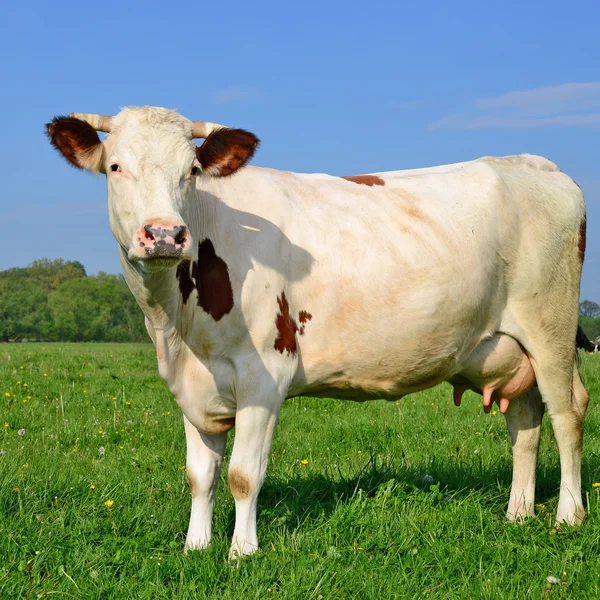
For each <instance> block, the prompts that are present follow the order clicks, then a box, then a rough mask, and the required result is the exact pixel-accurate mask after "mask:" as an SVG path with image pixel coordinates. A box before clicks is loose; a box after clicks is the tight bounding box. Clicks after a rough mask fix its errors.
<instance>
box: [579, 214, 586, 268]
mask: <svg viewBox="0 0 600 600" xmlns="http://www.w3.org/2000/svg"><path fill="white" fill-rule="evenodd" d="M586 235H587V221H586V218H585V217H584V218H583V221H581V225H580V226H579V244H578V245H579V260H580V261H581V262H582V263H583V259H584V258H585V243H586Z"/></svg>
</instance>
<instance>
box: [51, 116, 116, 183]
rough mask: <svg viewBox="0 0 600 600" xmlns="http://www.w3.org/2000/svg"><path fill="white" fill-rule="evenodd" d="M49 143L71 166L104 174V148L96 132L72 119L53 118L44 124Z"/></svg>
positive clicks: (81, 122)
mask: <svg viewBox="0 0 600 600" xmlns="http://www.w3.org/2000/svg"><path fill="white" fill-rule="evenodd" d="M46 134H47V135H48V138H49V139H50V143H51V144H52V145H53V146H54V147H55V148H56V149H57V150H58V151H59V152H60V153H61V154H62V155H63V156H64V157H65V158H66V159H67V161H69V162H70V163H71V164H72V165H73V166H75V167H77V168H79V169H87V170H88V171H95V172H98V171H101V172H104V164H103V154H104V146H103V145H102V142H101V140H100V138H99V137H98V133H97V132H96V130H95V129H94V128H93V127H92V126H91V125H89V124H88V123H86V122H85V121H80V120H79V119H75V118H74V117H54V119H52V122H50V123H46Z"/></svg>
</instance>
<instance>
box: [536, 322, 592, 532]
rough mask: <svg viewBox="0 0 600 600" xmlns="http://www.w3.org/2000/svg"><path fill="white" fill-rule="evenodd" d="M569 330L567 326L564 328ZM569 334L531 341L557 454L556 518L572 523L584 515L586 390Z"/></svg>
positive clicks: (577, 521)
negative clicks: (558, 487)
mask: <svg viewBox="0 0 600 600" xmlns="http://www.w3.org/2000/svg"><path fill="white" fill-rule="evenodd" d="M567 331H568V330H567ZM571 331H572V334H571V335H570V336H569V335H567V334H564V335H562V339H561V338H557V337H553V338H550V339H548V338H547V339H545V340H543V343H534V344H532V345H531V359H532V364H533V368H534V371H535V375H536V380H537V384H538V387H539V390H540V392H541V394H542V399H543V401H544V404H545V405H546V409H547V411H548V415H549V416H550V421H551V423H552V429H553V431H554V437H555V438H556V443H557V445H558V452H559V455H560V470H561V483H560V496H559V501H558V510H557V513H556V520H557V522H559V523H561V522H565V523H569V524H572V525H576V524H579V523H581V521H582V520H583V518H584V517H585V511H584V508H583V502H582V499H581V448H582V441H583V417H584V415H585V408H586V405H587V394H586V393H585V390H584V389H583V386H582V384H581V380H580V379H579V374H578V373H577V370H576V368H575V366H574V365H575V344H574V343H573V341H571V340H573V339H574V337H575V335H574V328H573V330H571Z"/></svg>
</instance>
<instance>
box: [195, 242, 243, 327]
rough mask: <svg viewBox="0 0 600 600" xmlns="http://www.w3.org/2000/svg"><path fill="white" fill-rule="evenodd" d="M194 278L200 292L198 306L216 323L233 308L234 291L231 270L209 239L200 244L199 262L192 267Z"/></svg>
mask: <svg viewBox="0 0 600 600" xmlns="http://www.w3.org/2000/svg"><path fill="white" fill-rule="evenodd" d="M192 277H193V278H194V280H195V282H196V290H197V291H198V306H200V307H201V308H202V310H204V312H205V313H207V314H209V315H210V316H211V317H212V318H213V319H214V320H215V321H219V320H220V319H222V318H223V317H224V316H225V315H226V314H227V313H229V312H230V311H231V309H232V308H233V290H232V288H231V280H230V279H229V269H228V268H227V264H226V263H225V261H224V260H223V259H222V258H220V257H219V256H217V254H216V252H215V247H214V246H213V243H212V242H211V241H210V240H209V239H208V238H207V239H205V240H202V241H201V242H200V243H199V244H198V260H197V261H194V264H193V265H192Z"/></svg>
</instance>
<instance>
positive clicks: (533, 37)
mask: <svg viewBox="0 0 600 600" xmlns="http://www.w3.org/2000/svg"><path fill="white" fill-rule="evenodd" d="M599 22H600V2H598V1H597V0H585V1H579V0H571V1H570V2H568V3H566V2H564V1H563V0H561V1H555V0H545V1H544V2H541V1H539V0H529V1H528V2H523V1H522V0H519V1H518V2H517V1H513V0H503V1H502V2H499V1H496V0H488V1H485V2H484V1H482V0H477V1H470V0H465V1H458V2H445V1H442V0H437V1H432V0H421V1H420V2H410V3H406V2H401V1H394V2H379V1H377V0H372V1H371V2H369V3H367V2H360V3H358V2H351V1H348V0H346V1H344V2H338V1H331V2H328V1H326V0H321V1H319V2H316V1H314V0H303V1H302V2H294V3H285V2H274V1H268V2H262V1H260V0H255V1H253V2H248V1H244V2H239V1H238V0H230V1H228V2H213V3H204V2H196V3H192V2H186V3H180V2H177V1H171V2H160V3H157V2H153V1H151V0H148V1H145V2H143V3H142V2H137V1H130V2H127V1H123V2H120V3H108V4H102V3H100V4H98V3H89V2H81V1H77V2H63V1H60V0H56V1H54V2H51V3H50V2H46V1H44V2H41V1H40V0H33V1H30V2H19V3H17V2H9V3H5V4H4V5H3V8H2V19H1V20H0V56H1V57H2V58H1V59H0V82H1V88H0V89H1V90H2V93H0V114H2V115H4V117H3V119H4V123H3V125H2V128H1V133H0V139H2V141H3V143H1V144H0V164H1V165H2V171H1V172H2V174H3V184H2V188H1V191H0V219H1V222H2V223H3V224H4V227H3V235H2V239H1V240H0V269H7V268H10V267H14V266H26V265H28V264H29V263H31V262H32V261H33V260H35V259H37V258H42V257H47V258H64V259H69V260H79V261H80V262H82V263H83V264H84V265H85V267H86V269H87V271H88V273H89V274H93V273H97V272H98V271H100V270H101V271H106V272H109V273H117V272H120V264H119V260H118V254H117V246H116V242H115V241H114V239H113V237H112V234H111V232H110V228H109V225H108V215H107V209H106V188H105V181H104V178H103V177H102V176H100V177H95V176H93V175H90V174H87V173H84V172H79V171H77V170H75V169H73V168H71V167H69V166H68V165H67V164H66V163H65V162H64V161H63V159H62V158H60V157H59V156H58V154H57V153H56V152H55V151H54V150H53V149H52V148H51V147H50V145H49V144H48V142H47V140H46V138H45V136H44V134H43V131H44V123H46V122H47V121H49V120H50V119H51V118H52V117H53V116H55V115H63V114H68V113H70V112H73V111H75V112H93V113H101V114H107V115H112V114H116V113H117V112H118V111H119V109H120V108H121V107H123V106H128V105H155V106H165V107H167V108H173V109H177V110H179V112H181V113H182V114H183V115H185V116H186V117H188V118H190V119H193V120H203V121H212V122H216V123H222V124H224V125H228V126H232V127H243V128H245V129H249V130H250V131H252V132H254V133H255V134H257V135H258V136H259V138H260V139H261V141H262V144H261V147H260V149H259V151H258V152H257V155H256V156H255V158H254V159H253V164H255V165H259V166H269V167H273V168H278V169H285V170H290V171H298V172H320V173H331V174H333V175H352V174H359V173H369V172H373V171H385V170H398V169H404V168H406V169H410V168H417V167H426V166H432V165H437V164H444V163H452V162H460V161H464V160H471V159H475V158H478V157H480V156H486V155H488V156H489V155H507V154H520V153H523V152H530V153H535V154H541V155H543V156H546V157H548V158H550V159H551V160H553V161H554V162H556V163H557V164H558V165H559V166H560V167H561V169H562V170H563V171H565V172H566V173H568V174H569V175H570V176H571V177H573V178H574V179H575V181H577V183H578V184H579V185H580V186H581V188H582V189H583V192H584V194H585V197H586V202H587V205H588V249H587V254H586V261H585V264H584V270H583V281H582V293H581V298H582V299H589V300H593V301H595V302H599V303H600V236H597V235H595V233H596V231H597V230H596V224H598V223H600V36H599V35H598V23H599Z"/></svg>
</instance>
